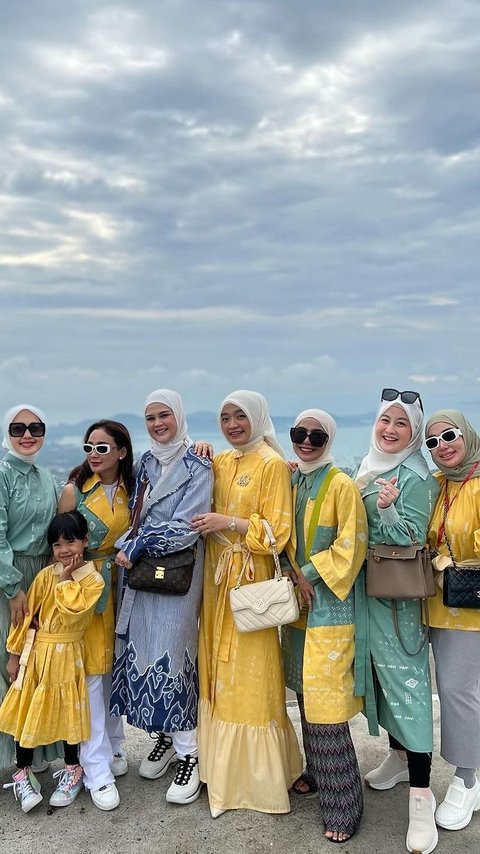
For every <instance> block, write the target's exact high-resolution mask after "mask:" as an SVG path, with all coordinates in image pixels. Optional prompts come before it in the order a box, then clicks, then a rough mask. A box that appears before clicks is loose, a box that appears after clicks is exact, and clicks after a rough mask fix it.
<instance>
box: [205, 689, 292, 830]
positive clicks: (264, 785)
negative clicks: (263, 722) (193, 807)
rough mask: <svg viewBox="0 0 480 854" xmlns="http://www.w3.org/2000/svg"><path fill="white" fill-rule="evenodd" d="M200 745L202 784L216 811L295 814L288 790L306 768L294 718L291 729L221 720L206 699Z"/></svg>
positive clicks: (273, 724) (287, 725)
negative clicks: (292, 810) (204, 784)
mask: <svg viewBox="0 0 480 854" xmlns="http://www.w3.org/2000/svg"><path fill="white" fill-rule="evenodd" d="M198 744H199V770H200V779H201V780H202V782H204V783H206V784H207V786H208V800H209V803H210V807H211V808H213V809H223V810H235V809H252V810H257V811H258V812H265V813H288V812H290V800H289V796H288V790H289V789H290V788H291V786H292V783H293V782H294V781H295V780H296V779H297V777H299V776H300V774H301V772H302V767H303V763H302V758H301V755H300V750H299V747H298V741H297V737H296V734H295V730H294V728H293V725H292V723H291V721H290V719H289V718H287V724H286V726H285V727H279V726H278V725H276V724H275V722H272V724H271V726H268V727H261V726H250V725H248V724H237V723H233V722H229V721H221V720H215V719H214V718H212V716H211V710H210V703H209V702H208V700H201V701H200V703H199V707H198Z"/></svg>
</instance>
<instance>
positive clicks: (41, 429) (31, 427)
mask: <svg viewBox="0 0 480 854" xmlns="http://www.w3.org/2000/svg"><path fill="white" fill-rule="evenodd" d="M27 430H28V432H29V433H30V436H33V437H34V438H35V439H39V438H40V437H41V436H45V424H44V423H43V421H32V423H31V424H24V423H23V421H12V423H11V424H9V425H8V432H9V434H10V436H13V438H14V439H21V438H22V436H25V433H26V432H27Z"/></svg>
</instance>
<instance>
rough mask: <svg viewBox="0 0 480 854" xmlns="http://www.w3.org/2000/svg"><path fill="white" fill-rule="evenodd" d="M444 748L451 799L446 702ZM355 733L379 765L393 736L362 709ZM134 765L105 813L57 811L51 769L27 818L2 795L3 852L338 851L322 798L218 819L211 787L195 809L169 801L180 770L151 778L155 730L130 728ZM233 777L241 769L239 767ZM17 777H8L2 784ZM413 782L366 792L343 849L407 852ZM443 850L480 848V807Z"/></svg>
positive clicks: (86, 804) (350, 853) (441, 773)
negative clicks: (326, 829)
mask: <svg viewBox="0 0 480 854" xmlns="http://www.w3.org/2000/svg"><path fill="white" fill-rule="evenodd" d="M434 705H435V710H436V718H437V720H436V733H437V745H436V747H437V749H436V758H435V759H434V764H433V776H432V787H433V790H434V792H435V795H436V796H437V800H438V799H441V797H442V796H443V794H444V792H445V790H446V787H447V785H448V781H449V778H450V775H451V768H450V766H449V765H447V764H446V763H445V762H444V761H443V760H442V759H439V758H438V702H437V701H435V704H434ZM289 713H290V714H291V717H292V720H293V722H294V724H295V726H296V728H297V731H298V727H299V718H298V710H297V708H296V705H295V704H294V703H293V702H292V701H291V700H289ZM351 725H352V733H353V738H354V741H355V745H356V748H357V752H358V757H359V762H360V768H361V771H362V773H365V772H366V771H368V770H370V768H373V767H374V766H376V765H377V764H378V763H379V761H381V759H382V758H383V755H384V752H385V750H386V744H387V741H386V736H383V737H381V738H371V737H370V736H369V735H368V733H367V729H366V724H365V720H364V718H363V716H362V715H357V717H356V718H355V719H354V720H353V721H352V724H351ZM127 729H128V733H127V748H128V753H129V762H130V770H129V772H128V774H127V775H126V776H124V777H122V778H120V779H119V781H118V788H119V791H120V796H121V799H122V802H121V804H120V806H119V807H118V809H116V810H113V811H112V812H101V811H100V810H98V809H97V808H96V807H94V806H93V804H92V802H91V800H90V797H89V795H88V794H87V793H86V792H83V793H82V794H81V795H80V796H79V797H78V798H77V800H76V801H75V802H74V803H73V804H72V805H71V806H69V807H67V808H64V809H58V810H52V809H51V808H49V807H48V797H49V795H50V793H51V792H52V791H53V789H54V782H53V780H52V778H51V774H50V772H48V771H47V772H46V773H44V774H42V775H41V777H40V779H41V781H42V789H43V792H44V795H45V800H44V802H43V803H42V804H40V805H39V806H38V807H36V808H35V809H34V810H33V811H32V812H31V813H29V814H28V815H24V814H23V813H22V811H21V809H20V808H19V806H18V804H17V803H15V801H14V798H13V795H12V792H11V790H6V791H1V792H0V816H1V819H0V852H1V854H7V852H14V853H15V854H50V852H52V851H55V852H62V854H63V852H65V854H70V852H71V854H117V852H119V854H147V852H148V854H150V852H151V854H230V852H233V854H271V852H274V854H292V852H301V854H321V852H330V854H333V851H334V850H335V849H333V846H332V843H330V842H328V841H327V840H325V838H324V837H323V835H322V831H321V825H320V822H319V814H318V806H317V803H316V799H315V796H314V795H312V796H309V797H298V796H296V795H294V794H292V797H291V804H292V811H291V813H290V814H289V815H282V816H271V815H263V814H261V813H256V812H253V811H248V810H238V811H232V812H227V813H225V814H224V815H222V816H220V817H219V818H218V819H216V820H215V821H213V820H212V819H211V817H210V812H209V809H208V802H207V796H206V792H205V790H202V794H201V796H200V798H199V799H198V800H197V801H196V802H195V803H194V804H190V805H189V806H184V807H179V806H175V805H173V804H167V803H166V802H165V792H166V790H167V788H168V785H169V783H170V780H171V777H172V772H171V771H169V772H168V773H167V775H166V776H165V777H164V778H163V779H162V780H157V781H149V780H142V779H141V778H140V777H139V776H138V765H139V763H140V761H141V759H142V757H143V755H144V754H145V753H146V752H148V750H149V749H150V742H149V739H148V736H146V735H145V734H144V733H142V732H138V731H137V730H134V729H132V728H130V727H128V728H127ZM232 773H233V769H232ZM9 780H10V776H9V774H7V773H5V772H3V773H0V783H5V782H8V781H9ZM407 795H408V788H407V785H406V784H400V785H398V786H397V787H396V788H395V789H393V790H391V791H390V792H372V791H371V790H368V789H367V790H366V791H365V813H364V819H363V823H362V826H361V828H360V830H359V832H358V833H357V834H356V836H355V837H354V838H353V839H351V840H350V841H349V842H347V843H346V844H344V845H342V846H338V850H339V851H342V852H344V854H367V852H368V854H390V852H397V851H398V852H404V851H406V849H405V833H406V827H407V808H408V807H407ZM436 850H437V851H438V852H439V854H453V852H455V854H458V852H461V854H478V852H480V813H478V814H477V815H476V816H474V818H473V821H472V822H471V824H470V825H469V827H467V828H466V829H465V830H463V831H459V832H456V833H452V832H448V831H444V830H440V838H439V843H438V848H437V849H436Z"/></svg>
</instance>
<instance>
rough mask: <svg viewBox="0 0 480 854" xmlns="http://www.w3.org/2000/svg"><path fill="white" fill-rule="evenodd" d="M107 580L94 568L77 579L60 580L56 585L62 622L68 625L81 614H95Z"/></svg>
mask: <svg viewBox="0 0 480 854" xmlns="http://www.w3.org/2000/svg"><path fill="white" fill-rule="evenodd" d="M104 586H105V582H104V581H103V578H102V576H101V575H100V573H98V572H96V571H95V570H94V568H93V565H92V570H91V571H90V573H89V574H88V575H86V576H85V575H83V574H82V575H81V576H80V578H79V577H78V576H77V579H75V578H71V579H70V580H69V581H60V582H59V583H58V584H57V586H56V587H55V605H56V607H57V608H58V611H59V613H60V615H61V622H62V623H63V624H64V625H68V624H69V623H70V622H78V618H79V616H81V615H82V614H88V613H89V612H90V611H91V612H92V614H93V611H94V608H95V606H96V604H97V602H98V600H99V598H100V596H101V594H102V591H103V588H104Z"/></svg>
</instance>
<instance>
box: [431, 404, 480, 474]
mask: <svg viewBox="0 0 480 854" xmlns="http://www.w3.org/2000/svg"><path fill="white" fill-rule="evenodd" d="M441 422H444V423H445V424H451V425H452V427H458V428H459V430H461V431H462V436H463V441H464V442H465V449H466V454H465V457H464V459H463V462H462V463H461V464H460V466H459V467H458V468H451V467H449V466H442V465H440V463H438V462H437V461H436V460H435V464H436V465H437V466H438V468H439V469H440V471H441V472H443V474H444V475H445V477H446V478H447V480H454V481H457V482H461V481H462V480H465V478H466V476H467V474H468V472H469V471H470V469H471V468H472V466H473V465H474V464H475V463H477V462H480V436H479V435H478V433H477V431H476V430H475V429H474V428H473V427H472V425H471V424H470V421H468V420H467V419H466V418H465V416H464V415H462V413H461V412H457V410H456V409H439V410H438V412H435V413H434V415H431V416H430V418H429V419H428V421H427V423H426V426H425V438H428V433H429V430H430V427H431V426H432V425H433V424H439V423H441ZM471 477H480V466H478V468H477V469H476V470H475V471H474V473H473V474H472V475H471Z"/></svg>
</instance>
